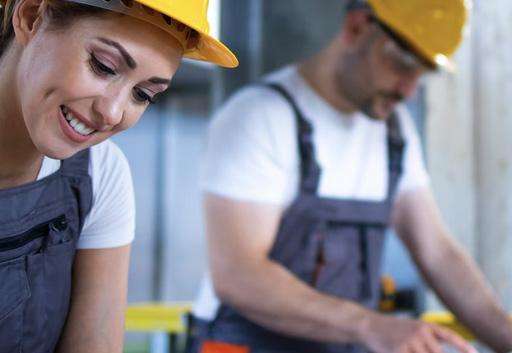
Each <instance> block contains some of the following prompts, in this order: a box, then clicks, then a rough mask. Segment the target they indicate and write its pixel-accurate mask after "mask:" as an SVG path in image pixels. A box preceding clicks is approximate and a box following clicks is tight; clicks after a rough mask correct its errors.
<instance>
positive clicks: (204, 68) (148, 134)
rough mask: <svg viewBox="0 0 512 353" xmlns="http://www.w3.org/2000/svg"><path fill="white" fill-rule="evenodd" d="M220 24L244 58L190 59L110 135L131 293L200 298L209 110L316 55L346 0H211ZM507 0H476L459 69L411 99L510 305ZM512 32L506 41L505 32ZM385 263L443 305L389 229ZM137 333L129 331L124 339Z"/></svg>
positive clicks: (454, 213)
mask: <svg viewBox="0 0 512 353" xmlns="http://www.w3.org/2000/svg"><path fill="white" fill-rule="evenodd" d="M212 2H213V5H214V6H213V9H214V10H212V14H211V15H212V19H213V22H214V23H213V27H214V30H215V31H217V32H218V34H219V35H220V37H221V38H222V39H223V40H224V41H225V42H226V43H228V44H229V46H230V47H232V48H234V49H235V51H236V52H237V54H238V56H239V59H240V61H241V65H240V67H239V68H238V69H237V70H231V71H228V70H222V69H218V68H214V67H212V66H209V65H197V64H192V63H185V64H184V65H183V67H182V69H181V71H180V73H179V74H178V76H177V77H176V79H175V81H174V83H173V87H172V89H171V91H170V92H169V94H168V95H167V96H166V97H165V99H163V100H162V101H161V102H160V103H159V104H158V105H156V106H155V107H153V108H152V109H151V110H150V111H149V112H148V113H147V114H146V115H145V116H144V117H143V119H142V120H141V121H140V123H139V124H138V125H137V126H136V127H135V128H133V129H132V130H130V131H128V132H126V133H124V134H121V135H120V136H118V137H116V138H115V141H116V142H117V143H118V144H119V146H120V147H121V148H122V149H123V151H124V152H125V153H126V155H127V157H128V159H129V161H130V164H131V167H132V171H133V177H134V182H135V190H136V198H137V234H136V240H135V243H134V245H133V256H132V264H131V271H130V288H129V301H130V302H131V303H134V302H142V301H151V300H168V301H176V300H193V299H194V297H195V295H196V291H197V289H198V286H199V283H200V279H201V276H202V274H203V271H204V269H205V265H206V253H205V241H204V237H203V224H202V219H201V205H200V193H199V190H198V178H199V173H200V157H201V151H202V149H203V146H204V143H205V140H204V138H205V131H206V128H207V124H208V120H209V117H210V115H211V112H212V111H213V110H214V109H215V107H216V106H218V105H219V104H221V103H222V102H223V101H224V100H225V99H226V98H227V97H228V96H229V95H230V94H231V93H232V92H233V91H234V90H236V89H237V88H239V87H241V86H242V85H245V84H248V83H250V82H255V81H256V80H257V79H258V77H260V76H261V75H262V74H264V73H267V72H269V71H271V70H273V69H275V68H278V67H280V66H281V65H284V64H286V63H289V62H292V61H296V60H300V59H301V58H304V57H307V56H308V55H311V54H312V53H314V52H315V51H316V50H318V49H320V48H321V47H322V46H323V45H324V44H326V43H327V42H328V41H329V40H330V39H331V38H332V35H333V34H334V33H335V32H336V31H337V30H338V29H339V27H340V24H341V19H342V17H343V11H342V9H343V2H342V0H315V1H312V0H286V1H275V0H216V1H212ZM511 19H512V2H510V1H507V0H486V1H483V0H476V1H475V2H474V11H473V18H472V26H471V27H470V28H469V30H468V37H467V40H466V42H465V43H464V45H463V47H462V49H461V50H460V51H459V53H458V55H457V65H458V69H457V72H456V73H455V74H447V73H440V74H436V75H432V76H430V77H428V78H427V79H426V80H425V83H424V84H423V85H422V87H421V88H420V90H419V93H418V95H417V96H416V97H414V98H413V99H412V100H411V101H410V102H408V106H409V108H410V110H411V112H412V113H413V116H414V118H415V121H416V123H417V127H418V130H419V132H420V136H421V137H422V139H423V141H424V148H425V156H426V161H427V165H428V169H429V172H430V174H431V178H432V186H433V189H434V192H435V195H436V198H437V200H438V201H439V204H440V206H441V209H442V212H443V214H444V216H445V219H446V221H447V223H448V225H449V227H450V228H451V230H453V232H454V234H455V236H456V237H457V238H458V239H459V240H460V241H461V243H462V244H463V246H464V247H466V248H467V249H468V250H469V251H470V253H471V254H472V255H473V256H474V257H475V258H476V259H477V261H478V262H479V264H480V265H481V266H482V268H483V270H484V272H485V274H486V275H487V277H488V278H489V280H490V281H491V283H492V284H493V286H494V288H496V289H497V291H498V293H499V295H500V297H501V298H502V300H503V301H504V302H505V303H506V305H507V307H508V309H512V299H510V298H511V294H512V287H511V286H512V271H511V266H510V263H511V260H510V259H509V257H510V254H512V170H511V162H512V155H511V152H512V148H511V147H512V138H510V136H512V108H511V104H510V103H509V100H510V99H511V98H510V97H512V91H511V90H512V86H511V85H512V83H511V82H512V80H511V78H512V66H511V65H510V63H512V50H511V48H512V41H511V40H510V38H509V33H511V31H510V29H512V28H511V27H512V21H511ZM508 43H509V44H508ZM384 267H385V271H386V272H387V273H390V274H392V275H393V277H394V278H395V279H396V281H397V283H398V285H399V286H400V287H413V288H415V289H417V290H418V293H420V295H421V297H423V295H424V294H425V296H426V297H427V300H426V301H425V302H423V301H421V302H420V305H422V306H423V305H424V306H426V308H437V307H438V304H437V302H436V300H435V299H434V298H433V296H431V295H429V294H428V292H427V291H426V290H425V289H424V286H423V284H422V282H421V279H420V277H419V276H418V274H417V272H416V271H415V269H414V267H413V265H412V264H411V262H410V260H409V259H408V256H407V254H406V253H405V251H404V250H403V248H402V246H401V245H400V244H399V242H398V241H397V240H396V239H395V238H394V237H393V235H391V237H390V241H389V242H388V244H387V250H386V257H385V266H384ZM140 337H141V336H137V335H130V336H129V340H137V339H140Z"/></svg>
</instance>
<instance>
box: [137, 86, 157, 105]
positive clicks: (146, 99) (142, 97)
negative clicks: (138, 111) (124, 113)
mask: <svg viewBox="0 0 512 353" xmlns="http://www.w3.org/2000/svg"><path fill="white" fill-rule="evenodd" d="M133 98H134V99H135V100H136V101H137V102H139V103H155V97H152V96H150V95H149V94H147V93H146V92H144V90H142V89H141V88H138V87H135V88H134V89H133Z"/></svg>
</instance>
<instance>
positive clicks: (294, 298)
mask: <svg viewBox="0 0 512 353" xmlns="http://www.w3.org/2000/svg"><path fill="white" fill-rule="evenodd" d="M466 12H467V8H466V2H465V1H463V0H442V1H441V0H414V1H413V0H368V2H367V3H363V2H361V1H353V2H351V3H350V4H349V5H348V8H347V15H346V18H345V21H344V24H343V26H342V29H341V31H340V33H339V34H338V35H337V36H336V37H335V38H334V40H333V41H332V42H331V43H330V45H329V46H328V47H327V48H325V49H324V50H322V51H321V52H320V53H318V54H317V55H316V56H315V57H313V58H311V59H310V60H307V61H305V62H303V63H301V64H299V65H292V66H289V67H287V68H284V69H282V70H280V71H278V72H276V73H274V74H272V75H270V76H269V77H267V79H266V81H265V82H266V85H263V84H261V85H257V86H256V85H255V86H252V87H249V88H247V89H245V90H243V91H242V92H240V93H238V94H237V95H235V96H234V97H233V98H232V99H231V100H230V101H229V102H228V103H227V104H226V106H224V107H223V109H221V110H220V112H219V113H218V114H217V116H216V117H215V119H214V121H213V124H212V126H211V130H210V134H209V145H208V152H207V160H206V168H205V177H204V182H203V189H204V191H205V200H204V204H205V212H206V226H207V235H208V240H209V254H210V266H211V268H210V272H211V276H210V279H211V280H210V281H206V284H205V286H204V288H203V290H202V292H201V296H200V299H199V302H198V304H197V306H196V308H195V311H194V312H195V317H196V320H195V323H194V325H193V329H194V332H195V334H196V335H198V336H199V338H200V342H199V343H198V344H197V347H196V348H195V349H197V351H200V352H203V353H209V352H210V353H211V352H226V353H227V352H290V353H291V352H294V353H300V352H308V353H309V352H310V353H323V352H342V353H344V352H360V351H372V352H377V353H385V352H404V353H405V352H408V353H409V352H411V353H427V352H428V353H433V352H440V351H441V349H442V347H443V345H445V344H448V345H450V346H454V347H455V348H456V349H458V350H459V351H461V352H471V351H472V348H471V346H469V344H468V343H466V342H464V341H463V340H462V339H460V338H459V337H458V336H456V335H455V334H453V333H451V332H449V331H447V330H445V329H442V328H440V327H438V326H435V325H431V324H427V323H423V322H420V321H416V320H412V319H406V318H397V317H393V316H386V315H383V314H381V313H378V312H376V311H375V310H374V309H375V306H376V302H377V300H378V294H379V277H380V258H381V252H382V245H383V240H384V233H385V230H386V228H387V227H388V226H392V227H394V229H395V230H396V232H397V234H398V235H399V237H400V238H401V239H402V241H403V242H404V243H405V245H406V246H407V248H408V250H409V251H410V253H411V255H412V258H413V259H414V260H415V262H416V264H417V265H418V267H419V268H420V270H421V271H422V273H423V275H424V277H425V279H426V280H427V282H428V283H429V284H430V285H431V286H432V288H433V289H434V290H435V291H436V293H437V294H438V295H439V297H440V298H441V299H442V300H443V302H444V303H445V304H446V305H447V307H448V308H449V309H450V310H452V311H453V312H454V313H455V314H456V315H457V316H458V318H459V319H460V320H461V321H462V322H463V323H464V324H466V325H467V326H469V327H470V328H471V329H472V330H473V331H474V332H475V333H477V335H478V337H479V338H480V339H481V340H482V341H483V342H485V343H487V344H488V345H489V346H490V347H491V348H492V349H493V350H495V351H497V352H506V351H508V350H510V349H512V325H511V322H510V321H509V319H508V318H507V316H506V314H505V313H504V312H503V310H502V309H501V308H500V306H499V304H498V302H497V300H496V299H495V298H494V296H493V294H492V292H491V290H490V289H489V288H488V287H487V285H486V283H485V281H484V279H483V276H482V274H481V273H480V272H479V270H478V269H477V267H476V265H475V263H474V262H473V261H472V260H471V259H470V258H469V257H468V256H467V255H466V254H465V253H464V251H463V250H462V249H461V248H460V247H459V245H457V244H456V243H455V242H454V241H453V240H452V237H451V235H450V234H449V232H448V231H447V229H446V227H445V225H444V223H443V221H442V219H441V217H440V215H439V211H438V207H437V205H436V203H435V201H434V199H433V197H432V193H431V191H430V188H429V182H428V176H427V174H426V171H425V168H424V164H423V161H422V158H421V152H420V146H419V142H418V138H417V135H416V132H415V131H414V127H413V124H412V123H411V119H410V117H409V116H408V114H407V112H406V110H405V109H404V107H402V106H400V105H399V104H398V103H400V102H401V101H403V100H404V99H406V98H408V97H410V96H411V95H412V94H413V93H414V91H415V89H416V87H417V84H418V80H419V78H420V77H421V76H422V75H423V74H424V73H425V72H427V71H429V70H431V69H435V68H446V67H449V66H450V60H449V59H450V57H451V56H452V54H453V53H454V52H455V50H456V48H457V47H458V46H459V43H460V41H461V39H462V33H463V30H464V24H465V21H466V17H467V13H466Z"/></svg>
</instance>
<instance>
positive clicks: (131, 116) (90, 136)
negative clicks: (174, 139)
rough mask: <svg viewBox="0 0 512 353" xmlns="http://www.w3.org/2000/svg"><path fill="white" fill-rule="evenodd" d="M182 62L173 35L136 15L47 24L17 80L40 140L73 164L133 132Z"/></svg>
mask: <svg viewBox="0 0 512 353" xmlns="http://www.w3.org/2000/svg"><path fill="white" fill-rule="evenodd" d="M181 58H182V49H181V46H180V45H179V44H178V42H177V41H176V40H174V39H173V38H172V37H171V36H170V35H169V34H167V33H166V32H164V31H162V30H161V29H159V28H158V27H156V26H153V25H151V24H148V23H145V22H143V21H139V20H137V19H133V18H131V17H127V16H118V15H112V16H111V15H108V16H97V17H94V18H93V17H86V18H82V19H77V20H76V21H75V22H74V23H73V25H71V26H70V27H68V28H66V29H64V30H47V29H45V25H44V22H43V25H41V26H40V28H38V29H37V30H35V31H34V33H33V36H32V37H31V38H30V40H29V41H27V42H26V43H25V44H24V47H23V50H22V54H21V60H20V62H19V67H18V71H17V76H16V77H17V78H16V79H17V87H18V89H19V101H20V107H21V112H22V115H23V118H24V120H25V124H26V127H27V130H28V133H29V135H30V138H31V139H32V142H33V143H34V145H35V146H36V148H37V149H38V150H39V151H40V152H41V153H42V154H44V155H46V156H48V157H51V158H55V159H65V158H68V157H70V156H72V155H73V154H75V153H76V152H78V151H80V150H83V149H85V148H87V147H89V146H92V145H95V144H97V143H100V142H102V141H104V140H105V139H107V138H109V137H110V136H112V135H114V134H116V133H118V132H121V131H123V130H126V129H128V128H130V127H132V126H133V125H134V124H135V123H136V122H137V121H138V120H139V118H140V117H141V115H142V113H144V111H145V110H146V108H147V107H148V105H149V104H151V101H153V99H154V98H155V96H156V95H157V94H158V93H161V92H163V91H164V90H165V89H166V88H167V87H168V85H169V80H170V79H171V77H172V76H173V75H174V73H175V72H176V70H177V69H178V66H179V64H180V62H181Z"/></svg>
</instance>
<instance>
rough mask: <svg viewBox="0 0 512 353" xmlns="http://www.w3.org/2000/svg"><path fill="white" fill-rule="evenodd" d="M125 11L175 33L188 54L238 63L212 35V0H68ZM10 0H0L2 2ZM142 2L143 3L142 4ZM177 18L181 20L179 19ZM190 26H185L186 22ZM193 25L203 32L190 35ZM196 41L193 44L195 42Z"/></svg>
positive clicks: (216, 61)
mask: <svg viewBox="0 0 512 353" xmlns="http://www.w3.org/2000/svg"><path fill="white" fill-rule="evenodd" d="M66 1H70V2H75V3H80V4H85V5H89V6H93V7H100V8H103V9H106V10H110V11H114V12H118V13H123V14H126V15H128V16H132V17H135V18H138V19H141V20H143V21H146V22H150V23H152V24H154V25H156V26H158V27H160V28H162V29H163V30H165V31H167V32H169V33H170V34H172V35H173V36H174V37H175V38H176V39H177V40H178V41H179V42H180V44H182V46H183V49H184V57H186V58H190V59H194V60H201V61H207V62H211V63H213V64H217V65H220V66H223V67H228V68H233V67H237V66H238V60H237V58H236V56H235V55H234V54H233V53H232V52H231V51H230V50H229V49H228V48H227V47H226V46H225V45H224V44H222V43H221V42H220V41H219V40H217V39H215V38H213V37H212V36H211V35H210V24H209V23H208V1H209V0H66ZM5 2H6V0H0V7H1V5H3V4H5ZM141 5H142V6H141ZM176 21H177V22H176ZM183 25H185V26H186V27H188V28H183V27H185V26H183ZM189 28H190V29H192V30H194V31H196V32H197V34H198V35H199V37H198V38H194V40H193V41H191V40H190V39H191V38H190V35H191V34H194V35H195V33H191V32H193V31H190V30H189ZM192 42H193V45H191V43H192Z"/></svg>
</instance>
